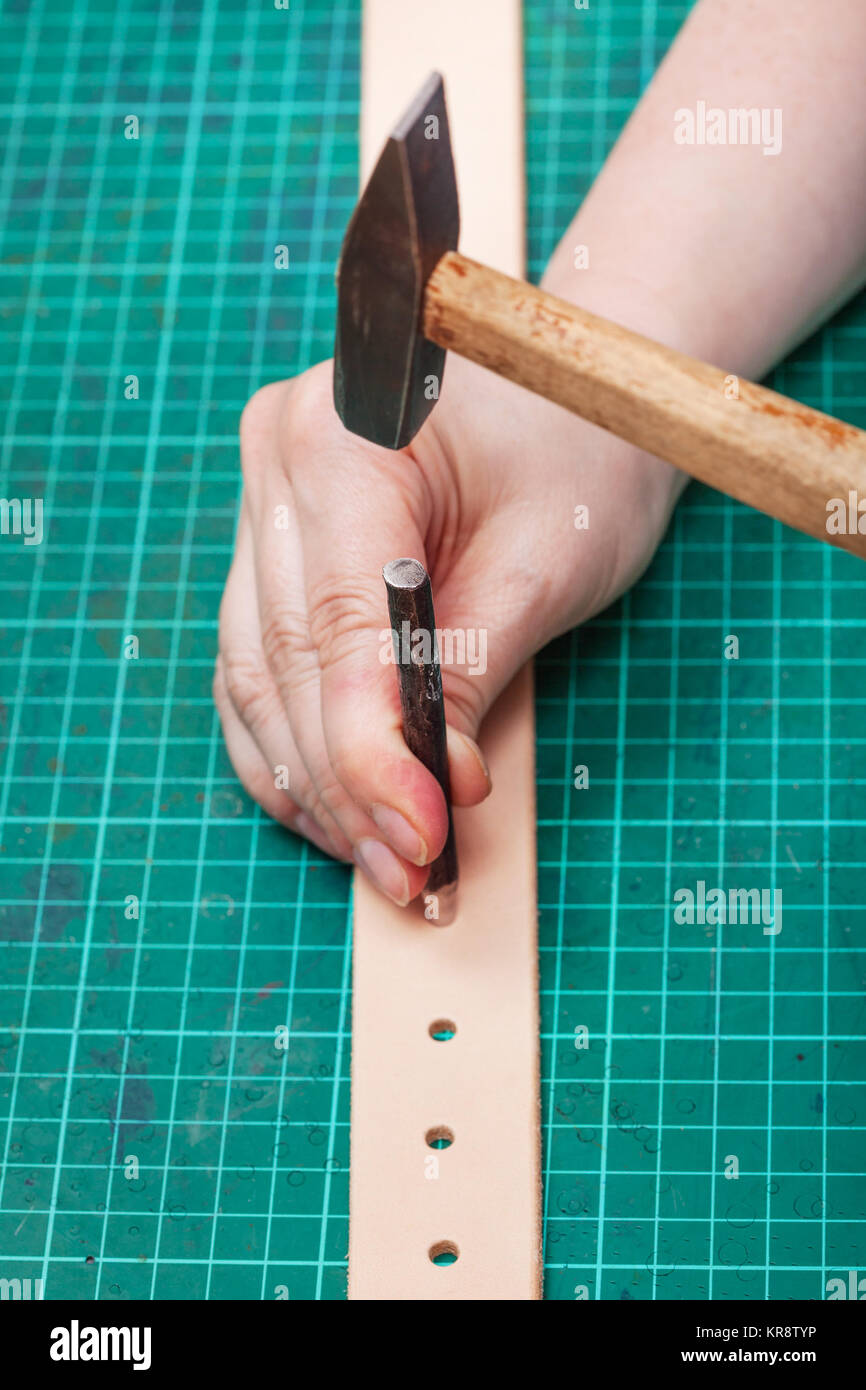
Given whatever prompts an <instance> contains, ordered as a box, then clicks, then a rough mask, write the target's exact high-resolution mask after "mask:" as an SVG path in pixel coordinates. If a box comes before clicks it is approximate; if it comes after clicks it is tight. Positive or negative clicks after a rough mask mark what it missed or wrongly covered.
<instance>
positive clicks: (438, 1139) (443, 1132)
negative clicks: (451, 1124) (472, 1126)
mask: <svg viewBox="0 0 866 1390" xmlns="http://www.w3.org/2000/svg"><path fill="white" fill-rule="evenodd" d="M424 1139H425V1141H426V1143H427V1145H428V1147H429V1148H431V1149H450V1148H451V1145H452V1144H453V1143H454V1131H453V1129H449V1128H448V1126H447V1125H434V1127H433V1128H432V1129H428V1131H427V1133H426V1134H425V1135H424Z"/></svg>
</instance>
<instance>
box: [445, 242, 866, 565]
mask: <svg viewBox="0 0 866 1390" xmlns="http://www.w3.org/2000/svg"><path fill="white" fill-rule="evenodd" d="M423 333H424V336H425V337H426V338H429V339H431V340H432V341H433V342H434V343H438V344H439V346H440V347H444V348H448V349H450V350H452V351H454V352H457V353H459V354H460V356H461V357H468V358H470V359H471V360H472V361H473V362H478V363H480V364H481V366H482V367H489V368H490V370H491V371H494V372H497V373H498V374H499V376H504V377H507V378H508V379H509V380H510V381H515V382H517V383H518V385H520V386H525V387H526V388H527V389H528V390H530V391H534V392H535V393H536V394H537V395H540V396H545V397H547V399H548V400H551V401H555V402H556V403H557V405H561V406H565V408H566V409H567V410H572V411H574V412H575V414H577V415H580V416H582V417H583V418H584V419H585V420H589V421H591V422H592V424H594V425H600V426H601V427H602V429H606V430H611V431H612V432H613V433H614V434H616V435H619V436H620V438H622V439H627V440H629V442H630V443H632V444H635V445H637V446H638V447H639V448H641V449H645V450H646V451H647V452H648V453H650V454H655V455H656V456H657V457H658V458H662V459H667V460H668V462H669V463H672V464H674V465H675V466H676V467H677V468H680V469H682V470H683V472H685V473H688V474H690V475H691V476H692V477H693V478H699V479H700V481H701V482H703V483H708V484H709V486H710V487H714V488H718V489H719V490H720V491H721V492H726V493H728V494H729V495H730V496H731V497H736V498H737V499H738V500H739V501H741V502H746V503H748V504H749V506H752V507H757V508H758V510H759V511H762V512H767V513H768V515H770V516H774V517H777V518H778V520H779V521H783V522H785V524H786V525H788V526H793V527H795V528H796V529H797V530H798V531H805V532H806V533H807V534H808V535H810V536H816V537H818V539H820V540H824V541H830V542H831V543H832V544H834V545H838V546H841V547H842V548H843V549H845V550H850V551H852V552H853V553H854V554H855V555H860V556H862V557H864V558H866V534H863V535H861V534H860V533H859V531H855V534H853V535H851V534H842V535H838V534H835V533H830V532H828V530H827V520H828V503H830V501H831V499H833V498H839V499H842V501H843V503H844V508H845V515H846V516H847V515H848V499H849V493H850V492H851V491H854V492H856V494H857V496H858V497H859V498H866V433H864V432H863V431H862V430H858V429H855V427H854V426H853V425H846V424H843V423H842V422H841V421H839V420H834V419H833V418H832V417H831V416H829V415H822V414H821V413H820V411H817V410H811V409H810V408H809V407H808V406H805V405H801V404H799V403H798V402H797V401H791V400H789V399H788V398H787V397H786V396H780V395H777V393H776V392H775V391H768V390H766V389H765V388H764V387H763V386H755V385H754V384H753V383H752V382H749V381H744V380H740V379H738V378H737V377H734V376H732V375H730V374H728V373H725V372H724V371H720V370H719V368H718V367H710V366H708V365H707V364H706V363H704V362H698V361H695V360H694V359H693V358H691V357H686V356H685V355H684V354H683V353H680V352H675V351H674V350H673V349H672V348H667V347H663V346H662V345H661V344H660V343H655V342H653V341H652V340H651V339H650V338H644V337H641V336H640V334H638V333H632V332H630V331H629V330H628V329H626V328H621V327H620V326H619V325H618V324H615V323H609V322H608V321H607V320H606V319H602V318H598V317H596V315H595V314H589V313H587V312H586V311H585V310H583V309H578V308H577V307H576V306H575V305H573V304H569V303H567V302H566V301H565V300H562V299H556V298H554V296H553V295H549V294H545V293H544V292H543V291H542V290H538V289H536V288H535V287H534V286H533V285H528V284H524V283H523V282H522V281H520V280H512V279H510V278H509V277H508V276H507V275H501V274H500V273H499V272H498V271H495V270H490V269H488V267H486V266H483V265H478V264H477V262H475V261H470V260H467V258H466V257H465V256H461V255H459V254H458V253H457V252H454V251H451V252H448V253H447V254H446V255H445V256H443V257H442V259H441V260H440V261H439V263H438V265H437V266H436V268H435V270H434V271H433V274H432V276H431V277H430V279H429V281H428V283H427V290H426V293H425V299H424V309H423ZM854 514H855V520H854V525H855V526H856V519H857V508H856V503H855V507H854ZM847 524H848V525H849V526H850V524H851V523H850V522H848V523H847ZM864 525H866V521H864Z"/></svg>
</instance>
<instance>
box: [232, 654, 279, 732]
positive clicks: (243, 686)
mask: <svg viewBox="0 0 866 1390" xmlns="http://www.w3.org/2000/svg"><path fill="white" fill-rule="evenodd" d="M221 670H222V683H223V685H224V687H225V691H226V694H227V695H228V698H229V699H230V700H231V702H232V705H233V706H234V708H235V710H236V711H237V713H238V715H239V716H240V718H241V719H242V720H243V722H244V723H245V724H247V725H253V724H255V722H256V720H257V719H258V718H259V717H260V715H261V712H262V708H263V706H264V705H265V704H266V703H267V700H268V674H267V671H266V670H265V668H264V666H263V665H262V663H261V662H260V661H258V660H257V658H256V657H255V656H253V655H251V654H250V653H249V652H238V651H235V652H223V653H222V656H221Z"/></svg>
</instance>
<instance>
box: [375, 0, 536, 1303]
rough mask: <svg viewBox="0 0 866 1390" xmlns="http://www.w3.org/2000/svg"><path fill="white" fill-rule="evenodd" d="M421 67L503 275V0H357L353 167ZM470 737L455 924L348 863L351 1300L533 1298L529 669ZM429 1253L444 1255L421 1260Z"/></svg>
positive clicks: (480, 242)
mask: <svg viewBox="0 0 866 1390" xmlns="http://www.w3.org/2000/svg"><path fill="white" fill-rule="evenodd" d="M431 69H438V70H439V71H440V72H442V73H443V74H444V76H445V81H446V93H447V98H448V105H449V116H450V127H451V137H452V141H453V142H454V147H455V157H456V163H457V176H458V183H459V188H460V198H461V217H462V225H463V231H462V235H461V247H462V249H464V250H465V251H466V253H467V254H468V255H471V256H474V257H476V258H478V259H480V260H485V261H487V262H488V263H489V264H492V265H495V266H496V267H497V268H498V269H501V270H503V271H506V272H508V273H510V274H513V275H520V274H522V273H523V270H524V262H523V254H524V253H523V245H524V232H523V129H522V101H521V90H522V76H521V71H522V49H521V27H520V3H519V0H436V3H435V4H434V5H433V6H432V7H431V6H430V4H429V3H428V0H364V38H363V82H362V111H363V115H362V126H361V129H362V168H363V170H364V173H365V174H366V173H367V172H368V171H369V169H370V167H371V165H372V163H373V162H374V161H375V158H376V156H377V155H378V152H379V149H380V148H381V145H382V142H383V140H384V138H385V136H386V135H387V133H388V130H389V129H390V127H391V126H392V125H393V124H394V122H395V121H396V119H397V118H398V117H399V115H400V113H401V111H402V109H403V107H404V106H405V105H406V104H407V103H408V101H409V100H410V98H411V97H412V96H413V95H414V93H415V91H416V90H417V89H418V87H420V85H421V82H422V80H423V78H424V77H425V76H426V74H427V73H428V72H429V71H430V70H431ZM446 389H447V388H446ZM481 743H482V747H483V749H484V752H485V755H486V757H487V759H488V762H489V764H490V771H491V776H492V780H493V792H492V794H491V796H490V797H489V799H488V800H487V801H486V802H485V803H484V805H483V806H481V807H477V808H475V809H473V810H471V811H463V812H461V811H458V812H456V813H455V822H456V829H457V837H458V849H459V854H460V871H461V873H460V890H459V891H460V907H459V913H458V918H457V921H456V923H455V924H454V925H453V926H452V927H444V928H439V927H434V926H431V925H429V924H426V923H424V921H423V919H421V917H420V914H413V913H411V912H407V911H402V910H401V909H399V908H396V907H392V906H390V905H389V904H388V903H387V902H385V901H384V899H382V898H381V897H380V896H379V895H378V894H377V893H375V892H374V890H373V889H372V888H371V887H370V886H369V884H368V883H367V882H366V880H365V879H364V878H363V877H362V876H361V875H360V874H356V875H355V885H354V891H355V922H354V964H353V1006H352V1014H353V1033H352V1116H351V1124H352V1129H351V1175H350V1203H349V1206H350V1221H349V1297H350V1298H352V1299H425V1300H426V1299H440V1298H441V1299H532V1298H539V1297H540V1296H541V1169H540V1143H539V1090H538V990H537V955H536V940H537V924H536V885H535V877H536V873H535V794H534V792H535V770H534V726H533V706H532V676H531V671H530V669H529V668H527V669H526V670H524V671H523V672H522V673H521V674H520V676H518V678H517V679H516V680H515V681H514V683H513V684H512V686H511V687H510V689H509V690H508V691H506V692H505V694H504V695H503V696H502V698H501V699H500V700H499V702H498V704H497V706H496V708H495V709H494V710H493V711H492V713H491V715H490V716H489V718H488V719H487V721H486V723H485V726H484V729H483V731H482V737H481ZM452 1031H453V1036H450V1037H449V1036H448V1034H449V1033H451V1032H452ZM449 1140H450V1141H452V1142H450V1143H449V1144H448V1147H446V1148H441V1147H434V1146H435V1145H439V1144H441V1143H443V1142H448V1141H449ZM443 1253H444V1254H446V1256H447V1255H448V1254H451V1255H453V1254H454V1253H456V1254H457V1259H456V1261H454V1262H453V1263H450V1264H447V1265H441V1264H438V1263H436V1262H434V1259H433V1256H434V1255H438V1256H439V1257H440V1258H441V1255H442V1254H443Z"/></svg>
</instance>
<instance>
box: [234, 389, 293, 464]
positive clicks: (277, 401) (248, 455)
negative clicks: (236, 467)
mask: <svg viewBox="0 0 866 1390" xmlns="http://www.w3.org/2000/svg"><path fill="white" fill-rule="evenodd" d="M287 385H288V383H286V382H285V381H274V382H271V383H270V384H269V385H268V386H260V387H259V389H258V391H256V392H255V394H254V395H252V396H250V399H249V400H248V401H247V403H246V405H245V406H244V408H243V410H242V411H241V418H240V424H239V431H238V432H239V435H240V444H241V469H242V471H243V474H244V477H245V478H246V479H249V478H250V477H252V476H254V475H255V473H256V471H257V468H258V464H259V461H260V460H261V459H264V458H266V457H267V449H266V448H265V447H263V446H264V445H266V444H267V442H268V439H269V437H270V436H271V434H272V433H273V429H274V424H275V422H276V420H277V419H278V418H279V411H280V407H281V404H282V402H283V401H284V400H285V397H286V390H287Z"/></svg>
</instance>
